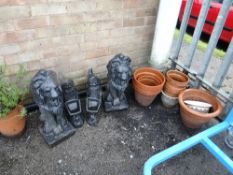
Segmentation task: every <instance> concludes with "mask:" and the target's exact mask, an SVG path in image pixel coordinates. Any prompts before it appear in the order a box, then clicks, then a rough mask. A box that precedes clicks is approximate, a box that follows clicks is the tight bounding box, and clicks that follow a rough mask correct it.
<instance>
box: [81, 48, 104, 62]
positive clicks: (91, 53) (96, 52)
mask: <svg viewBox="0 0 233 175" xmlns="http://www.w3.org/2000/svg"><path fill="white" fill-rule="evenodd" d="M106 55H108V48H98V49H96V50H92V51H87V52H86V54H85V58H86V59H90V58H98V57H102V56H106Z"/></svg>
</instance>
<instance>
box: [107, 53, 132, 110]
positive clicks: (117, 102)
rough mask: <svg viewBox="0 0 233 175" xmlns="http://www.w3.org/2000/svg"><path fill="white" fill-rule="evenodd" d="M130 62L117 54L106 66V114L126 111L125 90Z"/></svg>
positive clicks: (129, 75) (129, 73) (125, 57)
mask: <svg viewBox="0 0 233 175" xmlns="http://www.w3.org/2000/svg"><path fill="white" fill-rule="evenodd" d="M130 62H131V60H130V58H129V57H127V56H125V55H123V54H118V55H116V56H114V57H113V58H112V59H111V60H110V61H109V63H108V65H107V69H108V75H107V77H108V86H107V90H108V92H107V97H106V99H105V102H104V105H105V111H106V112H109V111H115V110H123V109H127V108H128V106H129V105H128V101H127V99H126V96H125V90H126V88H127V87H128V84H129V80H130V79H131V75H132V69H131V68H130Z"/></svg>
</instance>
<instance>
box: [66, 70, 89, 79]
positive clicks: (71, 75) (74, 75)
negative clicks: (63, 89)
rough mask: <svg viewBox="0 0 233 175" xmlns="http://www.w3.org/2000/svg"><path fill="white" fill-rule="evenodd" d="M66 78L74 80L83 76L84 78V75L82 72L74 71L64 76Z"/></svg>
mask: <svg viewBox="0 0 233 175" xmlns="http://www.w3.org/2000/svg"><path fill="white" fill-rule="evenodd" d="M66 76H67V78H71V79H74V78H76V79H77V78H81V77H83V76H85V73H84V71H83V70H75V71H73V72H68V73H67V74H66Z"/></svg>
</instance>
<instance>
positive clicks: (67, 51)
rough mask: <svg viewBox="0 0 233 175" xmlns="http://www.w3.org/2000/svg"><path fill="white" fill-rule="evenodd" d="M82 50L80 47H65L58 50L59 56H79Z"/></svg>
mask: <svg viewBox="0 0 233 175" xmlns="http://www.w3.org/2000/svg"><path fill="white" fill-rule="evenodd" d="M79 52H80V48H79V46H78V45H70V46H63V47H60V48H58V49H57V55H58V56H70V55H78V53H79Z"/></svg>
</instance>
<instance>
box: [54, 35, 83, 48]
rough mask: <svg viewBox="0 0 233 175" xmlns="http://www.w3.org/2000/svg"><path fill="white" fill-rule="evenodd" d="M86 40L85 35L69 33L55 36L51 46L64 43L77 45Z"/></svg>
mask: <svg viewBox="0 0 233 175" xmlns="http://www.w3.org/2000/svg"><path fill="white" fill-rule="evenodd" d="M83 41H84V36H83V35H68V36H60V37H54V38H52V39H51V47H56V46H61V45H62V46H64V45H75V44H80V43H82V42H83Z"/></svg>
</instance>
